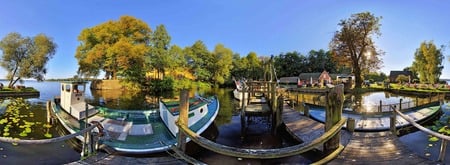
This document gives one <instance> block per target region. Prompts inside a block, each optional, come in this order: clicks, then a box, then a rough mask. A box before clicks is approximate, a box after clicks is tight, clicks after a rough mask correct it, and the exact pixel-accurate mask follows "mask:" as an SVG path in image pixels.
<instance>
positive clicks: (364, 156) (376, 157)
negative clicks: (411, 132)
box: [328, 131, 438, 165]
mask: <svg viewBox="0 0 450 165" xmlns="http://www.w3.org/2000/svg"><path fill="white" fill-rule="evenodd" d="M436 163H438V162H434V161H431V160H428V159H426V158H423V157H420V156H418V155H417V154H415V153H413V152H412V151H411V150H409V149H408V148H407V147H406V146H405V145H403V144H402V142H401V141H400V140H399V139H398V137H397V136H396V135H393V134H392V133H391V132H390V131H386V132H354V133H353V135H352V137H351V139H350V142H349V144H348V145H347V146H346V147H345V149H344V151H342V152H341V153H340V154H339V156H338V157H337V158H336V159H334V160H332V161H331V162H329V163H328V164H331V165H333V164H336V165H340V164H436Z"/></svg>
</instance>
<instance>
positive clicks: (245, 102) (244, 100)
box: [241, 84, 247, 138]
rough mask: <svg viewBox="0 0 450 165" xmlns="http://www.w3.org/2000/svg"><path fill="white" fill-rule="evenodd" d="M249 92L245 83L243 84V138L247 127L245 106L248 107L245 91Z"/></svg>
mask: <svg viewBox="0 0 450 165" xmlns="http://www.w3.org/2000/svg"><path fill="white" fill-rule="evenodd" d="M246 92H247V88H246V86H245V84H243V86H242V100H241V102H242V107H241V138H244V137H245V127H246V124H247V123H246V121H245V108H246V107H247V101H246V99H247V98H246V97H245V93H246Z"/></svg>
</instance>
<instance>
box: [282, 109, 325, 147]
mask: <svg viewBox="0 0 450 165" xmlns="http://www.w3.org/2000/svg"><path fill="white" fill-rule="evenodd" d="M282 119H283V122H284V124H285V125H286V128H287V130H288V132H290V133H291V134H292V135H293V136H294V138H296V139H297V140H299V141H302V142H304V143H309V142H311V141H313V140H314V139H317V138H318V137H320V136H321V135H323V134H324V131H325V125H324V124H322V123H320V122H318V121H315V120H313V119H311V118H309V117H306V116H303V115H302V114H301V113H300V112H299V111H296V110H294V109H292V108H291V107H289V106H288V105H287V104H285V105H284V107H283V114H282Z"/></svg>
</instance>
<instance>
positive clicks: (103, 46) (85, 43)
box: [75, 16, 151, 80]
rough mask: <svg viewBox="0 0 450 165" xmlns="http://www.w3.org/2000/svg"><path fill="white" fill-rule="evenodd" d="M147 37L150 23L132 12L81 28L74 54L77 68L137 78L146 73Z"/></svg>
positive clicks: (87, 71)
mask: <svg viewBox="0 0 450 165" xmlns="http://www.w3.org/2000/svg"><path fill="white" fill-rule="evenodd" d="M150 37H151V29H150V28H149V26H148V25H147V24H146V23H145V22H143V21H141V20H139V19H136V18H134V17H131V16H122V17H120V19H119V20H117V21H108V22H105V23H102V24H99V25H97V26H94V27H92V28H86V29H83V31H82V32H81V33H80V35H79V36H78V40H79V41H80V45H79V46H78V47H77V51H76V54H75V57H76V58H77V60H78V64H79V72H80V73H81V74H84V75H87V76H98V75H99V73H100V71H104V72H105V75H106V77H107V78H109V77H111V78H112V79H117V77H118V76H122V77H124V78H126V79H134V80H139V79H141V77H143V76H144V73H145V72H142V71H143V70H144V60H145V59H144V55H145V54H146V53H147V52H148V51H149V44H150Z"/></svg>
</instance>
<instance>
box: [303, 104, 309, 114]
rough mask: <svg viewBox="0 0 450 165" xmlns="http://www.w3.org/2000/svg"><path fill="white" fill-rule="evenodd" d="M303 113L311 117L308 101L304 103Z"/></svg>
mask: <svg viewBox="0 0 450 165" xmlns="http://www.w3.org/2000/svg"><path fill="white" fill-rule="evenodd" d="M303 115H305V116H306V117H309V106H308V105H306V103H303Z"/></svg>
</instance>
